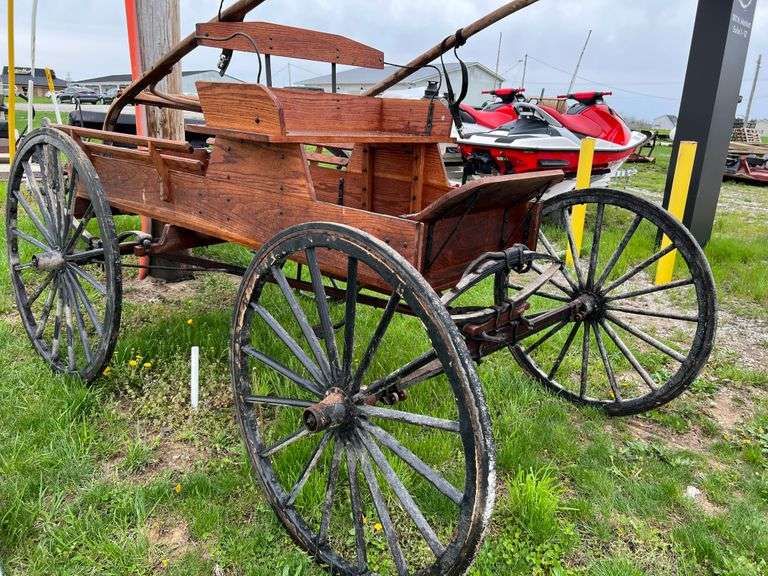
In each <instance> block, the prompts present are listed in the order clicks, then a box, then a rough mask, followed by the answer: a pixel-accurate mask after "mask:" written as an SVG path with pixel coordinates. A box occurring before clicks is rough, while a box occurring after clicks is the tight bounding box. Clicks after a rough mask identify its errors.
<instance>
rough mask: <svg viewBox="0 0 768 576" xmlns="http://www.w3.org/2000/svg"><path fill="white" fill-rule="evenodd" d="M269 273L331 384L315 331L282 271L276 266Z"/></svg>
mask: <svg viewBox="0 0 768 576" xmlns="http://www.w3.org/2000/svg"><path fill="white" fill-rule="evenodd" d="M271 272H272V277H273V278H274V279H275V282H277V285H278V286H279V287H280V291H281V292H282V293H283V297H284V298H285V300H286V302H288V306H289V307H290V309H291V312H293V317H294V318H295V319H296V322H298V324H299V328H301V333H302V334H303V335H304V338H305V339H306V341H307V344H309V347H310V349H311V350H312V354H314V356H315V360H316V361H317V363H318V365H319V366H320V369H321V370H322V371H323V373H324V374H325V378H326V381H327V382H331V381H332V376H331V367H330V364H328V358H327V357H326V356H325V353H324V352H323V349H322V347H321V346H320V341H319V340H318V339H317V336H316V335H315V331H314V330H313V329H312V326H311V325H310V323H309V320H308V319H307V315H306V314H305V313H304V310H303V309H302V308H301V305H300V304H299V303H298V301H297V300H296V297H295V296H294V295H293V290H292V289H291V287H290V285H289V284H288V280H287V279H286V278H285V274H283V271H282V270H281V269H280V268H278V267H277V266H273V267H272V268H271Z"/></svg>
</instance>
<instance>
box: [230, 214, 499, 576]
mask: <svg viewBox="0 0 768 576" xmlns="http://www.w3.org/2000/svg"><path fill="white" fill-rule="evenodd" d="M288 260H299V261H304V262H305V263H306V265H307V267H308V268H309V270H310V272H311V276H312V280H313V284H314V290H315V292H316V298H314V299H312V300H308V299H298V298H297V297H296V295H295V292H294V291H292V290H291V288H290V286H289V284H288V282H287V279H286V277H285V273H284V267H286V266H285V265H286V262H287V261H288ZM318 262H321V263H328V262H333V263H334V264H335V266H336V267H337V269H339V268H338V267H341V269H343V270H346V276H345V277H346V278H347V280H346V282H340V285H342V286H344V288H345V290H346V294H347V297H346V299H345V303H344V305H343V307H342V315H343V318H342V320H343V327H342V329H340V330H338V331H335V330H334V329H333V324H334V319H332V318H331V313H330V312H329V306H328V301H327V299H326V297H325V294H324V287H323V284H322V274H321V272H320V266H319V264H318ZM324 267H325V265H324ZM372 278H375V279H377V280H378V281H377V282H375V284H376V285H377V286H380V287H381V286H382V285H384V286H386V287H388V288H389V290H388V291H387V292H386V293H387V294H391V296H386V297H384V298H383V303H384V304H385V305H384V306H383V310H382V309H381V308H373V307H366V306H363V305H361V304H359V303H358V298H363V297H364V296H369V297H370V296H371V295H372V293H371V292H370V291H369V290H364V291H363V292H362V293H361V292H359V290H358V287H359V286H360V285H362V283H363V282H366V283H367V284H371V283H372ZM272 283H274V284H276V286H275V285H272ZM380 289H381V288H380ZM380 293H382V292H380ZM401 307H408V308H410V310H411V311H412V314H413V316H405V315H402V314H396V312H397V311H398V310H402V308H401ZM315 325H319V326H321V330H320V334H316V333H315V330H313V326H315ZM232 335H233V336H232V343H231V345H232V348H231V362H232V375H233V386H234V394H235V404H236V409H237V413H238V419H239V421H240V424H241V429H242V432H243V435H244V439H245V443H246V448H247V451H248V455H249V458H250V461H251V465H252V467H253V470H254V473H255V475H256V477H257V478H258V480H259V482H260V484H261V486H262V488H263V489H264V491H265V493H266V496H267V499H268V500H269V502H270V504H271V505H272V507H273V508H274V510H275V512H276V513H277V515H278V516H279V518H280V519H281V521H282V522H283V524H284V525H285V526H286V528H287V529H288V531H289V533H290V534H291V536H292V537H293V538H294V540H296V542H297V543H298V544H299V545H300V546H301V547H303V548H304V549H305V550H306V551H307V552H309V553H310V554H311V555H312V556H313V557H315V558H316V559H317V560H318V561H319V562H321V563H324V564H327V565H329V566H330V567H331V568H332V569H333V570H335V571H336V572H338V573H343V574H368V573H370V572H379V573H392V574H398V575H404V574H422V573H430V574H438V573H439V574H461V573H463V572H464V570H466V568H467V567H468V566H469V564H470V563H471V561H472V559H473V557H474V555H475V553H476V551H477V549H478V547H479V545H480V542H481V539H482V535H483V531H484V529H485V526H486V524H487V521H488V519H489V517H490V513H491V509H492V506H493V494H494V467H493V454H494V453H493V444H492V438H491V433H490V425H489V419H488V414H487V409H486V406H485V402H484V399H483V395H482V392H481V389H480V384H479V381H478V379H477V375H476V372H475V369H474V366H473V364H472V361H471V359H470V357H469V353H468V351H467V349H466V345H465V343H464V341H463V340H462V338H461V336H460V335H459V333H458V331H457V329H456V327H455V325H454V324H453V323H452V322H451V319H450V317H449V315H448V314H447V312H446V310H445V308H444V307H443V306H442V305H441V304H440V301H439V299H438V297H437V295H436V294H435V292H434V291H433V290H432V288H431V287H430V286H429V285H428V284H427V283H426V282H425V280H424V279H423V278H422V277H421V276H420V275H419V273H418V272H416V270H414V269H413V268H412V267H411V266H410V265H409V264H408V263H406V262H405V261H404V260H403V258H402V257H401V256H400V255H398V254H397V253H395V252H394V251H393V250H392V249H391V248H390V247H388V246H387V245H386V244H384V243H382V242H380V241H379V240H377V239H375V238H374V237H372V236H370V235H368V234H366V233H363V232H360V231H358V230H355V229H353V228H349V227H345V226H341V225H335V224H326V223H319V224H307V225H301V226H296V227H293V228H290V229H288V230H286V231H284V232H282V233H281V234H279V235H278V236H277V237H275V238H274V239H273V240H272V241H270V242H269V243H268V244H267V245H265V246H264V247H263V248H262V249H261V251H260V252H259V253H258V254H257V255H256V257H255V258H254V261H253V263H252V264H251V266H250V268H249V270H248V272H247V273H246V275H245V278H244V279H243V283H242V285H241V288H240V292H239V295H238V299H237V303H236V308H235V315H234V322H233V331H232ZM385 350H386V352H385ZM420 369H422V370H426V371H427V372H428V374H427V376H424V372H421V376H418V374H419V373H420V372H419V370H420ZM443 373H444V375H440V374H443ZM435 374H438V376H437V377H432V378H429V377H428V376H432V375H435ZM409 377H410V384H412V386H411V387H410V388H409V390H408V396H407V398H406V399H404V400H403V399H402V396H401V397H400V399H401V400H402V401H401V402H399V403H398V404H397V405H396V406H394V407H380V406H376V405H375V404H376V403H375V401H371V396H372V395H373V394H374V392H375V391H377V390H384V389H385V388H387V387H388V386H389V385H390V383H392V382H399V383H401V384H403V386H404V387H405V386H406V384H405V382H406V381H407V380H408V379H409Z"/></svg>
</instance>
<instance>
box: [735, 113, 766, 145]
mask: <svg viewBox="0 0 768 576" xmlns="http://www.w3.org/2000/svg"><path fill="white" fill-rule="evenodd" d="M731 140H732V141H733V142H744V143H746V144H760V143H761V142H762V139H761V138H760V133H759V132H758V131H757V121H755V120H751V121H749V122H746V123H745V122H744V120H742V119H740V118H737V119H736V122H735V124H734V126H733V134H732V135H731Z"/></svg>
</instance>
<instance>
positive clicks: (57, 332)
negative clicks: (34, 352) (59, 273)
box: [51, 283, 64, 362]
mask: <svg viewBox="0 0 768 576" xmlns="http://www.w3.org/2000/svg"><path fill="white" fill-rule="evenodd" d="M63 292H64V284H63V283H62V285H61V286H59V292H58V294H57V298H56V316H55V318H54V320H53V340H52V342H51V358H52V359H53V361H54V362H55V361H57V360H58V359H59V348H60V345H61V319H62V315H63V313H64V297H63V295H62V293H63Z"/></svg>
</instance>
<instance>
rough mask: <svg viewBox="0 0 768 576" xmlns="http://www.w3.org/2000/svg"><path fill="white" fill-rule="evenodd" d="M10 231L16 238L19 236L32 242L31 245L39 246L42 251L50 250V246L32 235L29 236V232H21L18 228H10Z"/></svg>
mask: <svg viewBox="0 0 768 576" xmlns="http://www.w3.org/2000/svg"><path fill="white" fill-rule="evenodd" d="M10 231H11V234H13V235H14V236H16V237H17V238H21V239H22V240H24V241H25V242H28V243H30V244H32V245H33V246H35V247H37V248H39V249H40V250H42V251H43V252H50V251H51V248H50V246H46V245H45V244H43V243H42V242H40V240H38V239H37V238H35V237H34V236H30V235H29V234H27V233H26V232H22V231H21V230H19V229H18V228H11V229H10Z"/></svg>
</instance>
